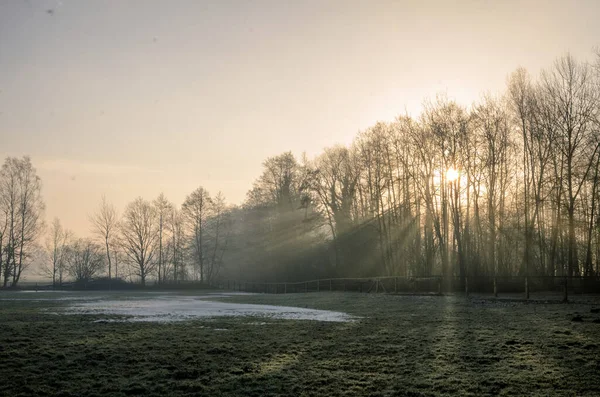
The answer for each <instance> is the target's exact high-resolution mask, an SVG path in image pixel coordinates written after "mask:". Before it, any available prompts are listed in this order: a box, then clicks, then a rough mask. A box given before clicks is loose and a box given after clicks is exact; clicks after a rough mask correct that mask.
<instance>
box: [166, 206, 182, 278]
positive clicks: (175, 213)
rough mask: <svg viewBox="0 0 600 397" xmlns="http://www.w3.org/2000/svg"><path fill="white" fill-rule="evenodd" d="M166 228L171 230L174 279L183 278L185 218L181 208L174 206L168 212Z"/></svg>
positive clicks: (170, 251)
mask: <svg viewBox="0 0 600 397" xmlns="http://www.w3.org/2000/svg"><path fill="white" fill-rule="evenodd" d="M166 229H167V230H168V231H169V235H170V241H169V242H168V245H167V247H168V251H169V256H170V260H171V265H172V269H173V280H174V281H178V280H182V279H183V278H184V276H185V243H186V233H185V220H184V218H183V214H182V211H181V210H178V209H177V208H175V207H172V208H171V209H170V211H169V212H168V213H167V220H166Z"/></svg>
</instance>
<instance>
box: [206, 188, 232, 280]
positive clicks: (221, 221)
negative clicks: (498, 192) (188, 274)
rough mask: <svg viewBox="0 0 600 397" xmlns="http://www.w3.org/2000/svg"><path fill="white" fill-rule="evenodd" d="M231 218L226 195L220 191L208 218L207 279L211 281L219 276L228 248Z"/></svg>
mask: <svg viewBox="0 0 600 397" xmlns="http://www.w3.org/2000/svg"><path fill="white" fill-rule="evenodd" d="M230 233H231V219H230V217H229V213H228V211H227V204H226V203H225V197H224V196H223V194H222V193H221V192H219V193H218V194H217V195H216V197H215V198H214V199H213V200H212V202H211V216H210V217H209V218H208V220H207V239H206V242H207V245H208V246H207V249H208V250H209V252H208V255H207V259H208V260H207V261H206V281H207V282H208V283H210V282H211V281H212V280H214V279H215V278H217V277H218V275H219V272H220V270H221V266H222V264H223V255H224V253H225V250H226V249H227V243H228V241H229V234H230Z"/></svg>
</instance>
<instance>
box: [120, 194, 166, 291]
mask: <svg viewBox="0 0 600 397" xmlns="http://www.w3.org/2000/svg"><path fill="white" fill-rule="evenodd" d="M121 236H122V245H123V251H124V252H125V255H126V256H127V258H128V260H129V262H130V264H132V265H133V266H132V267H133V272H134V274H136V275H137V276H139V278H140V281H141V283H142V285H146V278H147V277H148V276H149V275H151V274H152V273H153V272H154V270H155V269H156V260H155V256H156V250H157V245H158V216H157V213H156V209H155V208H154V206H153V205H152V204H151V203H150V202H148V201H146V200H144V199H142V198H141V197H138V198H136V199H135V200H134V201H133V202H131V203H129V204H128V205H127V207H125V211H124V213H123V220H122V222H121Z"/></svg>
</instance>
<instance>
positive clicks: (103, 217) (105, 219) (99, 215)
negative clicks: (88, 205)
mask: <svg viewBox="0 0 600 397" xmlns="http://www.w3.org/2000/svg"><path fill="white" fill-rule="evenodd" d="M90 222H91V223H92V233H94V234H95V235H96V236H97V237H98V238H99V239H100V240H101V241H102V244H103V245H104V247H105V255H106V263H107V264H108V279H109V280H110V279H111V278H112V263H113V260H112V258H111V249H112V247H111V245H112V244H113V242H114V239H115V236H116V235H117V233H118V228H119V217H118V214H117V210H116V209H115V207H114V206H113V205H112V204H110V203H109V202H107V201H106V197H105V196H102V201H101V203H100V208H99V209H98V211H97V212H96V213H95V214H93V215H92V216H90Z"/></svg>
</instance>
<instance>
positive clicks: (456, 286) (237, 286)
mask: <svg viewBox="0 0 600 397" xmlns="http://www.w3.org/2000/svg"><path fill="white" fill-rule="evenodd" d="M216 286H217V287H218V288H221V289H226V290H232V291H241V292H254V293H267V294H288V293H307V292H321V291H353V292H366V293H395V294H413V295H414V294H430V295H434V294H443V293H448V292H453V293H456V292H464V293H466V294H470V293H482V294H494V295H498V294H504V293H510V294H514V293H521V292H522V293H525V294H530V293H540V292H549V293H561V294H596V293H600V278H598V277H563V276H535V277H531V276H529V277H525V276H508V277H506V276H503V277H499V276H498V277H494V276H474V277H473V276H472V277H466V278H464V279H461V278H460V277H442V276H433V277H368V278H327V279H316V280H307V281H301V282H256V281H235V280H226V281H221V282H220V283H218V284H217V285H216Z"/></svg>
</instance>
